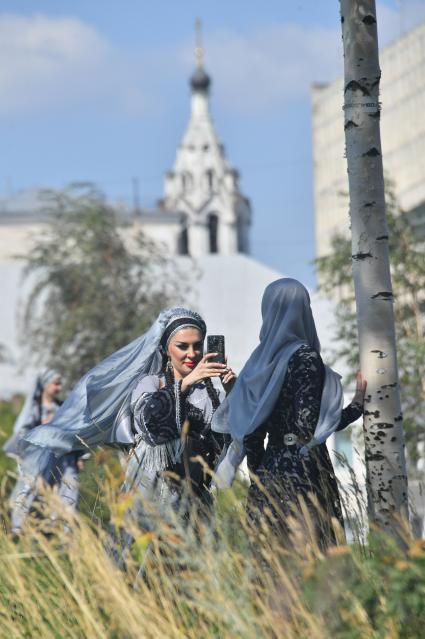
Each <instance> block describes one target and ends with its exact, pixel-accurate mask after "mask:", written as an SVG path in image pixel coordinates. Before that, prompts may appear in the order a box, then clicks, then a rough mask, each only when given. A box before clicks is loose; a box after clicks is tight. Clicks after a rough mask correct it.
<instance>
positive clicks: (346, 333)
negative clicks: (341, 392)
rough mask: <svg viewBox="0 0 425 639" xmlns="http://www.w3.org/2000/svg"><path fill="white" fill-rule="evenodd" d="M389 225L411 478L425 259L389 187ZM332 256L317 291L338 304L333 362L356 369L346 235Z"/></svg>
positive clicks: (418, 443) (422, 386) (424, 427)
mask: <svg viewBox="0 0 425 639" xmlns="http://www.w3.org/2000/svg"><path fill="white" fill-rule="evenodd" d="M386 208H387V224H388V231H389V248H390V259H391V275H392V283H393V290H394V299H395V305H394V311H395V321H396V333H397V353H398V365H399V375H400V385H401V397H402V407H403V421H404V430H405V437H406V445H407V451H408V457H409V460H410V462H412V463H411V464H409V474H412V473H413V474H414V473H415V468H416V462H417V461H418V459H419V455H420V451H421V449H422V448H423V446H424V445H425V321H424V320H425V260H424V253H423V248H424V240H423V238H421V237H419V236H418V234H417V233H416V231H415V228H414V226H413V225H412V223H411V220H410V218H409V216H408V215H407V214H406V213H404V212H403V211H401V210H400V208H399V206H398V204H397V202H396V199H395V196H394V194H393V189H392V187H391V185H390V186H389V188H388V189H387V193H386ZM331 246H332V250H331V252H330V253H329V255H326V256H324V257H320V258H318V259H316V261H315V264H316V269H317V275H318V280H319V288H320V289H321V290H323V292H325V293H326V294H328V295H330V296H331V297H333V298H334V299H337V300H338V304H337V309H336V320H337V321H336V335H335V344H336V345H337V346H336V347H335V350H334V357H335V359H341V360H343V361H344V362H345V363H347V364H348V366H349V368H350V370H351V371H352V374H353V375H354V372H355V371H356V370H358V366H359V363H358V345H357V327H356V314H355V306H354V287H353V281H352V274H351V242H350V240H349V239H348V238H347V236H346V235H344V234H343V233H337V234H335V235H334V236H333V238H332V241H331Z"/></svg>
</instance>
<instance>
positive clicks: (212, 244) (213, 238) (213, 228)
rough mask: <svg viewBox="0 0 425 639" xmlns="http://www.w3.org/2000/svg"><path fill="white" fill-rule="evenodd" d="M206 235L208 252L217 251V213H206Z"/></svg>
mask: <svg viewBox="0 0 425 639" xmlns="http://www.w3.org/2000/svg"><path fill="white" fill-rule="evenodd" d="M208 237H209V249H210V253H218V215H216V214H215V213H210V214H209V215H208Z"/></svg>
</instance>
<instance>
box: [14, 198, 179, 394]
mask: <svg viewBox="0 0 425 639" xmlns="http://www.w3.org/2000/svg"><path fill="white" fill-rule="evenodd" d="M46 211H47V212H48V214H49V215H50V223H49V224H48V225H47V227H46V229H45V231H44V232H43V235H42V236H41V237H39V238H38V239H37V241H36V243H35V248H34V250H33V251H32V253H31V254H30V255H29V256H25V260H26V269H25V272H26V275H27V276H31V279H30V282H31V285H32V290H31V294H30V296H29V297H28V301H27V303H26V308H25V313H24V317H23V326H22V334H23V336H24V338H25V344H26V345H28V347H29V350H30V355H31V356H32V357H33V358H35V359H36V360H37V361H38V362H42V363H43V364H45V363H48V364H49V365H52V366H54V367H56V368H58V369H59V370H61V371H63V374H64V377H65V380H66V382H67V383H68V384H71V383H73V382H75V381H76V380H77V379H78V378H79V377H81V375H82V374H84V373H85V372H86V371H87V370H89V369H90V368H91V367H92V366H93V365H95V364H96V363H97V362H99V361H100V360H102V359H103V358H104V357H106V356H107V355H109V354H110V353H112V352H113V351H114V350H116V349H118V348H120V347H121V346H123V345H124V344H126V343H128V342H130V341H131V340H132V339H134V338H135V337H137V336H138V335H140V334H141V333H143V332H144V331H145V330H146V328H147V327H148V326H149V325H150V324H151V323H152V321H153V319H154V318H155V316H156V315H157V314H158V312H159V310H160V309H161V308H164V307H167V306H169V305H172V304H175V303H178V302H179V303H181V300H182V299H185V294H186V292H187V289H188V287H190V282H189V281H188V276H187V274H185V275H184V276H183V275H181V274H180V273H179V271H178V269H177V268H176V265H175V264H174V263H172V262H171V261H170V260H168V259H166V258H165V257H164V256H163V255H162V252H161V249H160V248H159V247H158V246H156V245H155V244H154V243H153V242H151V241H150V240H148V239H147V238H146V237H145V236H144V235H143V234H142V233H141V232H138V233H136V232H134V233H133V234H132V232H133V231H134V229H130V228H129V227H127V228H123V227H122V226H121V227H120V226H119V225H118V220H117V217H116V214H115V212H114V210H113V209H112V208H111V207H110V206H108V205H107V204H106V203H105V201H104V198H103V196H102V194H101V193H99V192H98V191H97V190H96V189H95V188H94V187H93V186H90V185H80V186H72V187H70V188H69V189H68V190H67V191H64V192H46Z"/></svg>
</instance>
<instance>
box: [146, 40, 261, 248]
mask: <svg viewBox="0 0 425 639" xmlns="http://www.w3.org/2000/svg"><path fill="white" fill-rule="evenodd" d="M210 86H211V78H210V77H209V75H208V74H207V73H206V71H205V70H204V66H203V60H202V49H201V47H198V48H197V49H196V69H195V71H194V73H193V74H192V76H191V78H190V87H191V113H190V118H189V123H188V126H187V129H186V132H185V133H184V136H183V139H182V141H181V144H180V145H179V147H178V149H177V154H176V159H175V162H174V166H173V168H172V169H171V170H170V171H168V172H167V173H166V175H165V181H164V197H163V198H162V199H160V200H159V201H158V207H157V210H155V211H151V212H146V211H144V212H142V213H141V215H140V223H141V226H142V228H143V230H144V232H145V233H146V234H148V235H149V236H150V237H152V239H154V240H157V241H160V242H162V243H163V244H165V245H166V246H167V248H168V251H169V253H170V254H171V255H190V256H191V257H194V258H199V257H203V256H205V255H210V254H219V255H234V254H236V253H245V254H247V253H249V227H250V223H251V206H250V203H249V200H248V199H247V198H246V197H244V195H243V194H242V193H241V192H240V189H239V174H238V172H237V170H236V169H234V168H233V167H232V166H231V165H230V163H229V161H228V160H227V158H226V155H225V151H224V146H223V144H222V143H221V142H220V139H219V137H218V136H217V133H216V131H215V129H214V125H213V122H212V119H211V114H210V107H209V92H210Z"/></svg>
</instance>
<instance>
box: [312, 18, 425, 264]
mask: <svg viewBox="0 0 425 639" xmlns="http://www.w3.org/2000/svg"><path fill="white" fill-rule="evenodd" d="M380 64H381V69H382V80H381V103H382V111H381V138H382V152H383V161H384V171H385V175H386V177H387V178H389V180H390V181H391V182H392V184H393V186H394V192H395V196H396V198H397V200H398V203H399V205H400V206H401V208H402V210H403V211H404V213H405V214H406V215H409V216H410V217H411V219H412V221H413V223H414V224H415V226H416V227H417V231H418V233H421V234H422V235H423V236H424V237H425V23H422V24H420V25H419V26H417V27H416V28H415V29H413V30H411V31H409V32H407V33H405V34H404V35H402V36H401V37H400V38H398V39H397V40H395V41H394V42H393V43H392V44H390V45H389V46H388V47H386V48H385V49H383V50H382V52H381V54H380ZM342 104H343V79H342V78H338V79H337V80H335V82H332V83H331V84H320V85H319V84H316V85H314V86H313V88H312V120H313V163H314V214H315V227H316V228H315V233H316V235H315V237H316V256H317V257H321V256H323V255H326V254H327V253H328V252H329V248H330V240H331V237H332V235H333V234H334V233H335V231H343V230H346V231H347V233H348V229H349V220H348V197H347V194H348V177H347V163H346V160H345V153H344V150H345V140H344V125H343V124H344V115H343V111H342Z"/></svg>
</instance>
